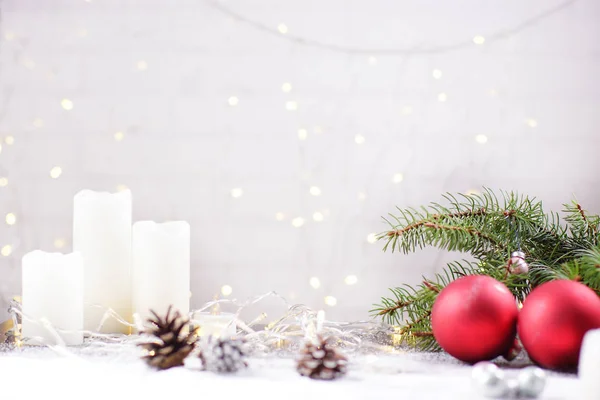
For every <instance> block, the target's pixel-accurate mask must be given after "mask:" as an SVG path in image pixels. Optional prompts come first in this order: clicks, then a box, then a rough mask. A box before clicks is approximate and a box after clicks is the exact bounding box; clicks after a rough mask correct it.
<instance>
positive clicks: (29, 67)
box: [23, 59, 35, 69]
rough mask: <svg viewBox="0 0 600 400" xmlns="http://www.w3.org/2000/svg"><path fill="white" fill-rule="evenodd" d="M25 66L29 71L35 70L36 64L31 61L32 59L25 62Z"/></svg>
mask: <svg viewBox="0 0 600 400" xmlns="http://www.w3.org/2000/svg"><path fill="white" fill-rule="evenodd" d="M23 65H24V66H25V68H27V69H34V68H35V62H34V61H33V60H30V59H27V60H24V61H23Z"/></svg>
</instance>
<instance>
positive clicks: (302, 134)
mask: <svg viewBox="0 0 600 400" xmlns="http://www.w3.org/2000/svg"><path fill="white" fill-rule="evenodd" d="M307 137H308V131H307V130H306V129H298V139H300V140H306V138H307Z"/></svg>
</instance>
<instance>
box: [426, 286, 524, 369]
mask: <svg viewBox="0 0 600 400" xmlns="http://www.w3.org/2000/svg"><path fill="white" fill-rule="evenodd" d="M518 314H519V311H518V309H517V304H516V301H515V298H514V297H513V295H512V293H511V292H510V290H508V288H507V287H506V286H505V285H504V284H502V283H501V282H498V281H497V280H495V279H494V278H491V277H489V276H485V275H470V276H465V277H462V278H459V279H457V280H455V281H454V282H452V283H450V284H449V285H448V286H446V287H445V288H444V289H443V290H442V291H441V292H440V294H439V295H438V297H437V299H436V300H435V303H434V304H433V309H432V310H431V326H432V328H433V336H434V337H435V339H436V340H437V342H438V343H439V345H440V346H441V347H442V348H443V349H444V350H446V351H447V352H448V353H449V354H450V355H452V356H453V357H456V358H458V359H459V360H462V361H465V362H468V363H476V362H479V361H485V360H491V359H493V358H496V357H497V356H500V355H503V354H507V353H508V352H509V350H510V349H511V347H512V346H513V344H514V343H515V335H516V333H517V319H518Z"/></svg>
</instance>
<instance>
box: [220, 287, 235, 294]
mask: <svg viewBox="0 0 600 400" xmlns="http://www.w3.org/2000/svg"><path fill="white" fill-rule="evenodd" d="M232 292H233V288H232V287H231V286H229V285H223V286H221V294H222V295H223V296H229V295H230V294H231V293H232Z"/></svg>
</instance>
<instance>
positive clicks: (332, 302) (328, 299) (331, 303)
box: [325, 296, 337, 307]
mask: <svg viewBox="0 0 600 400" xmlns="http://www.w3.org/2000/svg"><path fill="white" fill-rule="evenodd" d="M325 304H327V305H328V306H330V307H333V306H335V305H336V304H337V299H336V298H335V297H333V296H325Z"/></svg>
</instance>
